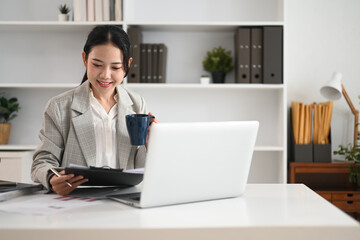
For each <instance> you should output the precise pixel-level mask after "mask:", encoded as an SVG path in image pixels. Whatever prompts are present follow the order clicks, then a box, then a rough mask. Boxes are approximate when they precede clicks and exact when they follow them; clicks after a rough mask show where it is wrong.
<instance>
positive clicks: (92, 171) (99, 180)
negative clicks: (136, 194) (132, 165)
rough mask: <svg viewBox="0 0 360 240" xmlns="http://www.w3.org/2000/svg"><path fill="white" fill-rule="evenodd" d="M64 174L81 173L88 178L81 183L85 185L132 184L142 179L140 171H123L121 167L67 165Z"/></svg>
mask: <svg viewBox="0 0 360 240" xmlns="http://www.w3.org/2000/svg"><path fill="white" fill-rule="evenodd" d="M65 173H66V174H70V173H72V174H74V175H75V176H78V175H81V176H83V177H84V178H87V179H89V181H88V182H86V183H84V184H82V185H85V186H124V187H129V186H134V185H137V184H139V183H140V182H141V181H142V180H143V176H144V174H142V173H128V172H123V170H122V169H112V168H98V167H89V168H84V167H67V168H65Z"/></svg>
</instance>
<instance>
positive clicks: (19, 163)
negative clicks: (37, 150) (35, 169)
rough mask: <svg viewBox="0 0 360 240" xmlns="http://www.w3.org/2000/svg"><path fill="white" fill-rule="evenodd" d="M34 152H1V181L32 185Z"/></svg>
mask: <svg viewBox="0 0 360 240" xmlns="http://www.w3.org/2000/svg"><path fill="white" fill-rule="evenodd" d="M32 155H33V152H32V151H12V152H10V151H8V152H7V151H1V152H0V180H6V181H13V182H22V183H31V182H32V181H31V177H30V170H31V163H32Z"/></svg>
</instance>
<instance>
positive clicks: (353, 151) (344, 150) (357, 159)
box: [334, 96, 360, 185]
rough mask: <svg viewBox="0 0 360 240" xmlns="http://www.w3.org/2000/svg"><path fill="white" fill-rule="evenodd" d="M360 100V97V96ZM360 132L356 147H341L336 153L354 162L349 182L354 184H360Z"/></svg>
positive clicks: (350, 169) (350, 168)
mask: <svg viewBox="0 0 360 240" xmlns="http://www.w3.org/2000/svg"><path fill="white" fill-rule="evenodd" d="M359 100H360V96H359ZM357 124H359V123H357ZM359 142H360V132H358V136H357V142H355V143H354V146H352V145H351V144H349V145H348V146H347V147H345V146H344V145H340V146H339V148H340V149H339V150H338V151H334V154H336V155H342V156H345V161H349V162H353V163H354V165H353V166H351V167H349V172H350V176H349V182H351V183H354V184H358V185H359V184H360V145H359Z"/></svg>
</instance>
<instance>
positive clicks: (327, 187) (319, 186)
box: [290, 162, 360, 221]
mask: <svg viewBox="0 0 360 240" xmlns="http://www.w3.org/2000/svg"><path fill="white" fill-rule="evenodd" d="M351 165H352V164H351V163H295V162H292V163H290V183H304V184H305V185H307V186H308V187H309V188H311V189H313V190H314V191H316V192H317V193H318V194H319V195H320V196H322V197H323V198H325V199H326V200H328V201H329V202H331V203H332V204H334V205H335V206H337V207H338V208H340V209H341V210H343V211H344V212H346V213H348V214H349V215H351V216H353V217H354V218H355V219H357V220H359V221H360V189H359V188H358V187H357V186H356V184H351V183H349V166H351Z"/></svg>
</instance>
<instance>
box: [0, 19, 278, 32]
mask: <svg viewBox="0 0 360 240" xmlns="http://www.w3.org/2000/svg"><path fill="white" fill-rule="evenodd" d="M124 24H126V25H128V26H140V27H141V28H142V29H143V30H152V31H153V30H160V31H232V30H235V29H236V28H237V27H240V26H283V25H284V23H283V22H282V21H259V22H256V21H249V22H247V21H245V22H145V21H126V22H124V21H107V22H74V21H69V22H58V21H0V30H47V31H49V30H52V31H59V30H66V31H69V30H74V31H77V30H80V29H82V30H89V29H91V28H92V27H94V26H97V25H124Z"/></svg>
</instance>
